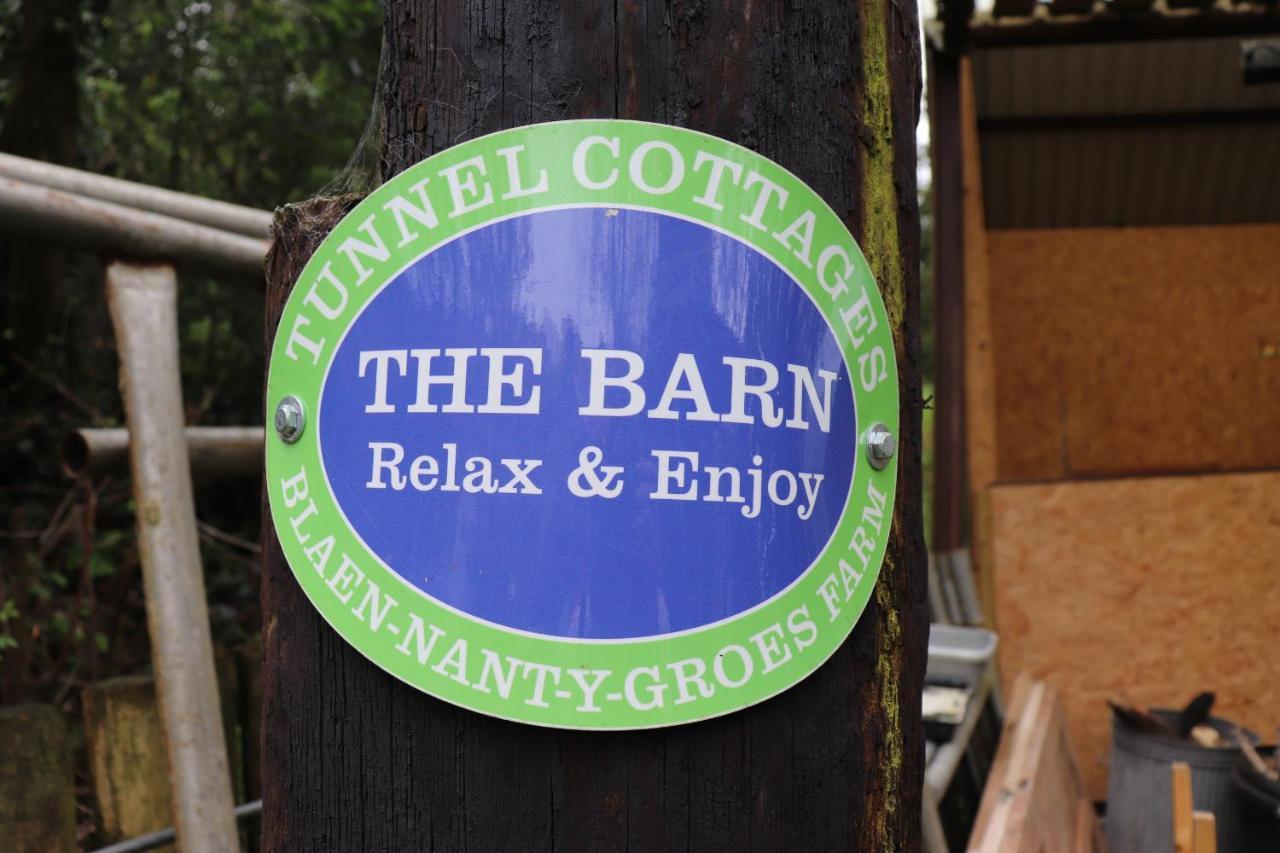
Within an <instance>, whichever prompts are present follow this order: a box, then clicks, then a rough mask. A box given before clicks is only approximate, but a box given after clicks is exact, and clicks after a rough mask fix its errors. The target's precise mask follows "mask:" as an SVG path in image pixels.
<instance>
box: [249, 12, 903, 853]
mask: <svg viewBox="0 0 1280 853" xmlns="http://www.w3.org/2000/svg"><path fill="white" fill-rule="evenodd" d="M780 5H781V4H773V3H760V4H751V3H745V4H744V3H742V2H740V0H719V2H709V3H675V4H660V3H643V2H638V0H622V2H614V0H609V2H605V3H600V2H581V3H564V4H558V3H550V2H539V1H538V0H507V2H505V3H492V2H453V3H449V2H435V3H432V2H426V0H418V1H417V2H406V0H387V4H386V6H387V9H386V27H387V29H386V38H387V44H386V50H385V57H384V65H383V90H382V95H383V97H384V106H385V110H386V125H385V138H384V148H383V152H382V165H383V170H384V173H385V176H387V177H389V176H391V175H393V174H395V173H397V172H399V171H402V170H403V169H405V168H406V167H408V166H409V165H411V164H412V163H415V162H417V161H418V160H421V159H422V158H423V157H426V156H429V155H430V154H433V153H435V152H437V151H440V150H442V149H444V148H446V147H448V146H450V145H453V144H456V143H458V142H460V141H463V140H465V139H469V138H471V137H474V136H478V135H481V134H484V133H488V132H490V131H494V130H499V129H501V128H507V127H511V126H515V125H521V124H528V123H533V122H539V121H548V120H555V119H563V118H579V117H608V118H612V117H617V118H631V119H643V120H648V121H657V122H665V123H670V124H677V125H683V126H686V127H691V128H694V129H696V130H701V131H705V132H708V133H712V134H715V135H717V136H722V137H725V138H727V139H730V140H733V141H735V142H739V143H742V144H744V145H747V146H749V147H751V148H753V149H755V150H757V151H759V152H760V153H761V154H763V155H765V156H767V157H770V158H772V159H774V160H776V161H777V162H779V163H781V164H782V165H783V166H784V167H786V168H788V169H790V170H791V171H793V172H795V173H796V174H797V175H798V176H799V177H800V178H801V179H803V180H804V181H806V182H807V183H809V184H810V185H811V186H813V187H814V188H815V189H816V190H817V191H818V192H819V193H820V194H821V195H822V196H823V197H824V198H825V199H826V200H827V201H828V202H829V203H830V204H831V206H832V207H833V208H834V209H835V210H836V212H837V213H839V214H840V215H841V216H842V217H843V218H844V220H845V221H846V222H847V223H848V224H849V226H850V228H851V230H852V231H853V233H854V236H855V237H856V238H857V239H858V241H859V243H860V245H861V246H862V248H863V251H864V252H865V254H866V255H867V258H868V261H869V262H870V264H871V268H872V270H873V271H874V272H875V275H876V279H877V281H878V283H879V285H880V287H881V290H882V293H883V294H884V299H885V303H886V306H887V308H888V312H889V316H890V318H891V319H892V320H893V322H894V335H895V341H896V344H897V357H898V368H899V375H900V378H901V397H902V401H903V403H902V404H903V407H904V410H903V416H902V435H901V440H902V452H901V455H900V461H899V465H900V467H899V481H898V496H897V505H896V507H895V512H894V524H893V533H892V536H891V540H890V544H889V553H888V557H887V558H886V561H885V564H884V567H883V569H882V572H881V576H880V580H879V582H878V584H877V587H876V592H875V595H874V596H873V598H872V601H871V603H870V604H869V606H868V608H867V610H866V612H865V613H864V614H863V616H862V618H861V620H860V621H859V622H858V624H857V626H856V627H855V629H854V631H853V634H852V636H851V637H850V638H849V639H848V640H847V641H846V642H845V643H844V645H843V646H842V647H841V648H840V650H839V651H838V652H837V653H836V654H835V655H834V656H833V657H832V658H831V659H830V660H829V661H828V662H827V663H826V664H825V665H824V666H823V667H821V668H820V669H819V670H818V671H817V672H816V673H815V674H814V675H812V676H811V677H809V678H808V679H807V680H805V681H803V682H801V683H800V684H799V685H797V686H796V687H794V688H792V689H790V690H788V691H786V692H784V693H782V694H781V695H779V696H777V697H775V698H774V699H771V700H769V701H767V702H764V703H762V704H760V705H757V706H755V707H752V708H749V709H747V710H745V711H741V712H738V713H734V714H731V715H729V716H726V717H722V718H719V719H714V720H709V721H706V722H701V723H696V724H692V725H685V726H679V727H675V728H668V729H660V730H653V731H644V732H628V733H590V732H588V733H580V732H567V731H555V730H548V729H539V728H536V727H532V726H524V725H519V724H514V723H508V722H503V721H500V720H495V719H490V718H488V717H484V716H481V715H478V714H475V713H472V712H469V711H464V710H461V709H458V708H455V707H454V706H452V705H448V704H446V703H443V702H440V701H438V700H435V699H433V698H431V697H429V696H427V695H425V694H422V693H419V692H418V691H416V690H414V689H413V688H410V687H407V686H406V685H404V684H401V683H400V682H399V681H397V680H395V679H394V678H392V677H391V676H388V675H386V674H384V673H383V672H382V671H381V670H379V669H378V668H377V667H376V666H374V665H373V664H371V663H369V662H368V661H367V660H365V658H364V657H362V656H361V655H360V654H359V653H358V652H356V651H355V650H354V649H352V648H350V647H349V646H347V644H346V643H345V642H344V641H343V640H341V639H340V638H339V637H338V635H337V634H335V633H334V632H333V631H332V630H330V629H329V628H328V626H327V625H326V624H325V623H324V621H323V619H322V618H321V617H320V615H319V614H318V613H317V612H316V611H315V610H314V609H313V608H312V607H311V605H310V604H309V603H308V602H307V600H306V598H305V596H304V594H303V593H302V591H301V589H300V588H299V587H298V586H297V584H296V583H295V581H294V579H293V577H292V576H291V574H290V571H289V568H288V566H287V565H286V564H285V562H284V559H283V557H282V555H281V553H280V549H279V544H278V542H277V541H276V538H275V535H274V532H273V530H272V529H271V525H270V521H269V519H268V520H267V521H266V523H265V527H264V543H265V548H266V563H265V568H264V573H263V617H264V620H263V621H264V626H265V627H264V671H263V690H264V720H263V746H264V756H263V788H264V815H263V819H264V825H263V838H264V843H265V844H266V849H268V850H276V851H284V850H304V849H326V850H431V849H440V850H462V849H473V850H553V849H556V850H558V849H586V848H592V849H600V850H622V849H636V850H646V851H647V850H666V849H682V850H683V849H695V850H705V849H719V850H786V849H792V850H797V851H800V850H827V849H854V850H886V851H899V850H912V849H916V848H917V847H918V846H919V840H918V839H919V805H920V795H921V785H922V776H923V763H924V735H923V730H922V727H921V721H920V691H921V685H922V682H923V676H924V665H925V655H926V644H927V611H926V606H925V553H924V540H923V531H922V526H921V500H922V495H921V473H920V401H921V394H920V381H921V369H920V362H919V341H918V332H919V330H918V310H919V271H918V266H917V262H918V237H919V233H918V221H917V209H916V198H915V165H916V158H915V126H916V120H917V110H918V106H919V103H918V99H919V85H920V82H919V71H920V69H919V42H918V39H919V34H918V30H917V24H916V6H915V3H914V2H913V0H864V2H863V3H861V4H851V3H845V2H837V1H836V0H824V2H808V3H791V4H788V7H787V8H786V9H785V10H783V9H781V8H780ZM353 203H354V201H353V200H352V199H338V200H316V201H312V202H307V203H305V204H303V205H298V206H295V207H293V208H290V209H286V210H285V211H283V212H282V214H281V215H280V217H279V218H278V220H277V240H276V245H275V247H274V249H273V252H272V257H271V259H270V261H269V269H268V279H269V290H268V297H267V334H268V341H270V338H271V337H272V336H273V335H274V331H275V324H276V323H277V321H278V319H279V314H280V310H281V308H282V306H283V304H284V300H285V298H286V297H287V295H288V292H289V289H290V288H291V286H292V284H293V280H294V278H295V277H296V276H297V274H298V273H299V272H300V271H301V269H302V266H303V264H304V263H305V262H306V260H307V258H308V257H309V256H310V254H311V253H312V251H314V249H315V248H316V246H317V245H318V244H319V243H320V241H321V240H322V239H323V238H324V235H325V233H326V232H327V231H328V230H329V229H330V228H331V227H332V226H333V224H334V223H336V222H337V221H338V219H339V218H340V217H341V215H342V214H343V213H344V212H345V211H346V210H348V209H350V207H351V206H352V204H353ZM264 518H267V516H266V514H265V510H264Z"/></svg>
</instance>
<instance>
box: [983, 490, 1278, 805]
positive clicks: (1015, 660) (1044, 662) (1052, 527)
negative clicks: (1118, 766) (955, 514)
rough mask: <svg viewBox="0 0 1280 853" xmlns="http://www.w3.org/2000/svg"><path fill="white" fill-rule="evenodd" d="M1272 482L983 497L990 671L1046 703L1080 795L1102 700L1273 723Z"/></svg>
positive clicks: (1098, 751)
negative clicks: (990, 575)
mask: <svg viewBox="0 0 1280 853" xmlns="http://www.w3.org/2000/svg"><path fill="white" fill-rule="evenodd" d="M1277 496H1280V473H1275V472H1267V473H1254V474H1225V475H1215V476H1197V477H1152V478H1143V479H1129V480H1112V481H1104V482H1084V483H1054V484H1048V485H1000V486H994V487H992V488H991V489H990V507H991V524H992V555H993V567H994V579H995V586H996V590H995V598H996V610H997V616H998V623H999V625H1000V671H1001V674H1002V676H1003V677H1004V678H1005V679H1006V681H1007V680H1008V679H1011V678H1012V677H1013V676H1015V675H1016V674H1017V673H1019V672H1023V671H1025V672H1027V673H1028V674H1030V675H1031V676H1032V677H1034V678H1036V679H1040V680H1043V681H1046V682H1048V683H1050V684H1052V685H1053V686H1054V687H1056V688H1058V690H1059V695H1060V696H1061V698H1062V701H1063V705H1064V707H1065V708H1066V712H1067V718H1068V723H1069V730H1070V734H1071V742H1072V743H1073V744H1074V745H1075V747H1076V750H1077V755H1078V756H1079V757H1080V764H1081V769H1082V770H1083V772H1084V775H1085V777H1086V781H1087V787H1088V790H1089V795H1090V796H1091V797H1092V798H1094V799H1102V798H1104V797H1105V796H1106V767H1107V758H1108V754H1109V752H1110V743H1111V741H1110V737H1111V735H1110V712H1109V711H1108V709H1107V707H1106V700H1107V699H1108V698H1109V697H1113V696H1118V697H1126V698H1128V699H1129V700H1130V701H1133V702H1136V703H1137V704H1139V705H1143V706H1148V705H1157V706H1169V705H1180V704H1181V703H1184V702H1186V701H1187V700H1188V699H1189V698H1190V697H1191V696H1192V695H1193V694H1195V693H1196V692H1198V691H1200V690H1213V691H1215V692H1216V693H1217V695H1218V701H1217V704H1216V706H1215V713H1219V714H1221V715H1223V716H1226V717H1228V718H1230V719H1234V720H1236V721H1237V722H1239V723H1241V724H1243V725H1246V726H1250V727H1253V728H1254V729H1255V730H1257V731H1259V732H1265V733H1268V734H1267V737H1268V738H1269V737H1270V733H1272V732H1274V731H1275V726H1276V725H1277V724H1278V723H1280V716H1277V709H1278V708H1280V640H1278V639H1277V638H1280V499H1278V497H1277Z"/></svg>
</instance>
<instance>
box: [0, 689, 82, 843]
mask: <svg viewBox="0 0 1280 853" xmlns="http://www.w3.org/2000/svg"><path fill="white" fill-rule="evenodd" d="M75 804H76V796H75V779H74V777H73V776H72V773H71V745H70V744H69V743H68V742H67V727H66V722H65V721H64V720H63V719H62V712H60V711H59V710H58V709H57V708H55V707H53V706H52V705H14V706H12V707H9V708H4V709H2V710H0V850H4V851H7V853H53V852H54V851H72V850H75V849H77V844H76V807H75Z"/></svg>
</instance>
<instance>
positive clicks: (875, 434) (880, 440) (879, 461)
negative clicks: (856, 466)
mask: <svg viewBox="0 0 1280 853" xmlns="http://www.w3.org/2000/svg"><path fill="white" fill-rule="evenodd" d="M897 452H898V440H897V439H896V438H894V435H893V433H891V432H890V431H889V428H888V427H887V426H885V425H884V424H874V425H873V426H872V427H871V429H869V430H867V461H868V462H870V463H871V467H872V468H874V469H876V470H877V471H882V470H884V469H885V468H886V467H888V465H889V460H891V459H893V457H894V454H896V453H897Z"/></svg>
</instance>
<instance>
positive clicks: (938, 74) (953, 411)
mask: <svg viewBox="0 0 1280 853" xmlns="http://www.w3.org/2000/svg"><path fill="white" fill-rule="evenodd" d="M929 109H930V111H931V116H930V122H929V126H930V132H931V137H930V148H931V150H932V152H933V177H932V191H933V223H934V228H933V281H934V303H933V310H934V364H935V367H934V374H933V399H934V406H933V408H934V415H933V447H934V454H933V541H932V543H931V544H932V548H933V551H934V553H935V554H950V553H951V552H953V551H955V550H957V549H960V548H963V547H965V546H966V544H967V539H968V537H966V536H965V515H964V510H965V504H966V502H967V501H966V498H967V493H968V484H967V483H966V480H965V462H964V460H965V434H964V178H963V174H962V164H961V161H962V152H961V126H960V58H959V57H957V56H954V55H951V54H947V53H943V52H941V51H936V50H935V51H930V54H929Z"/></svg>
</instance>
